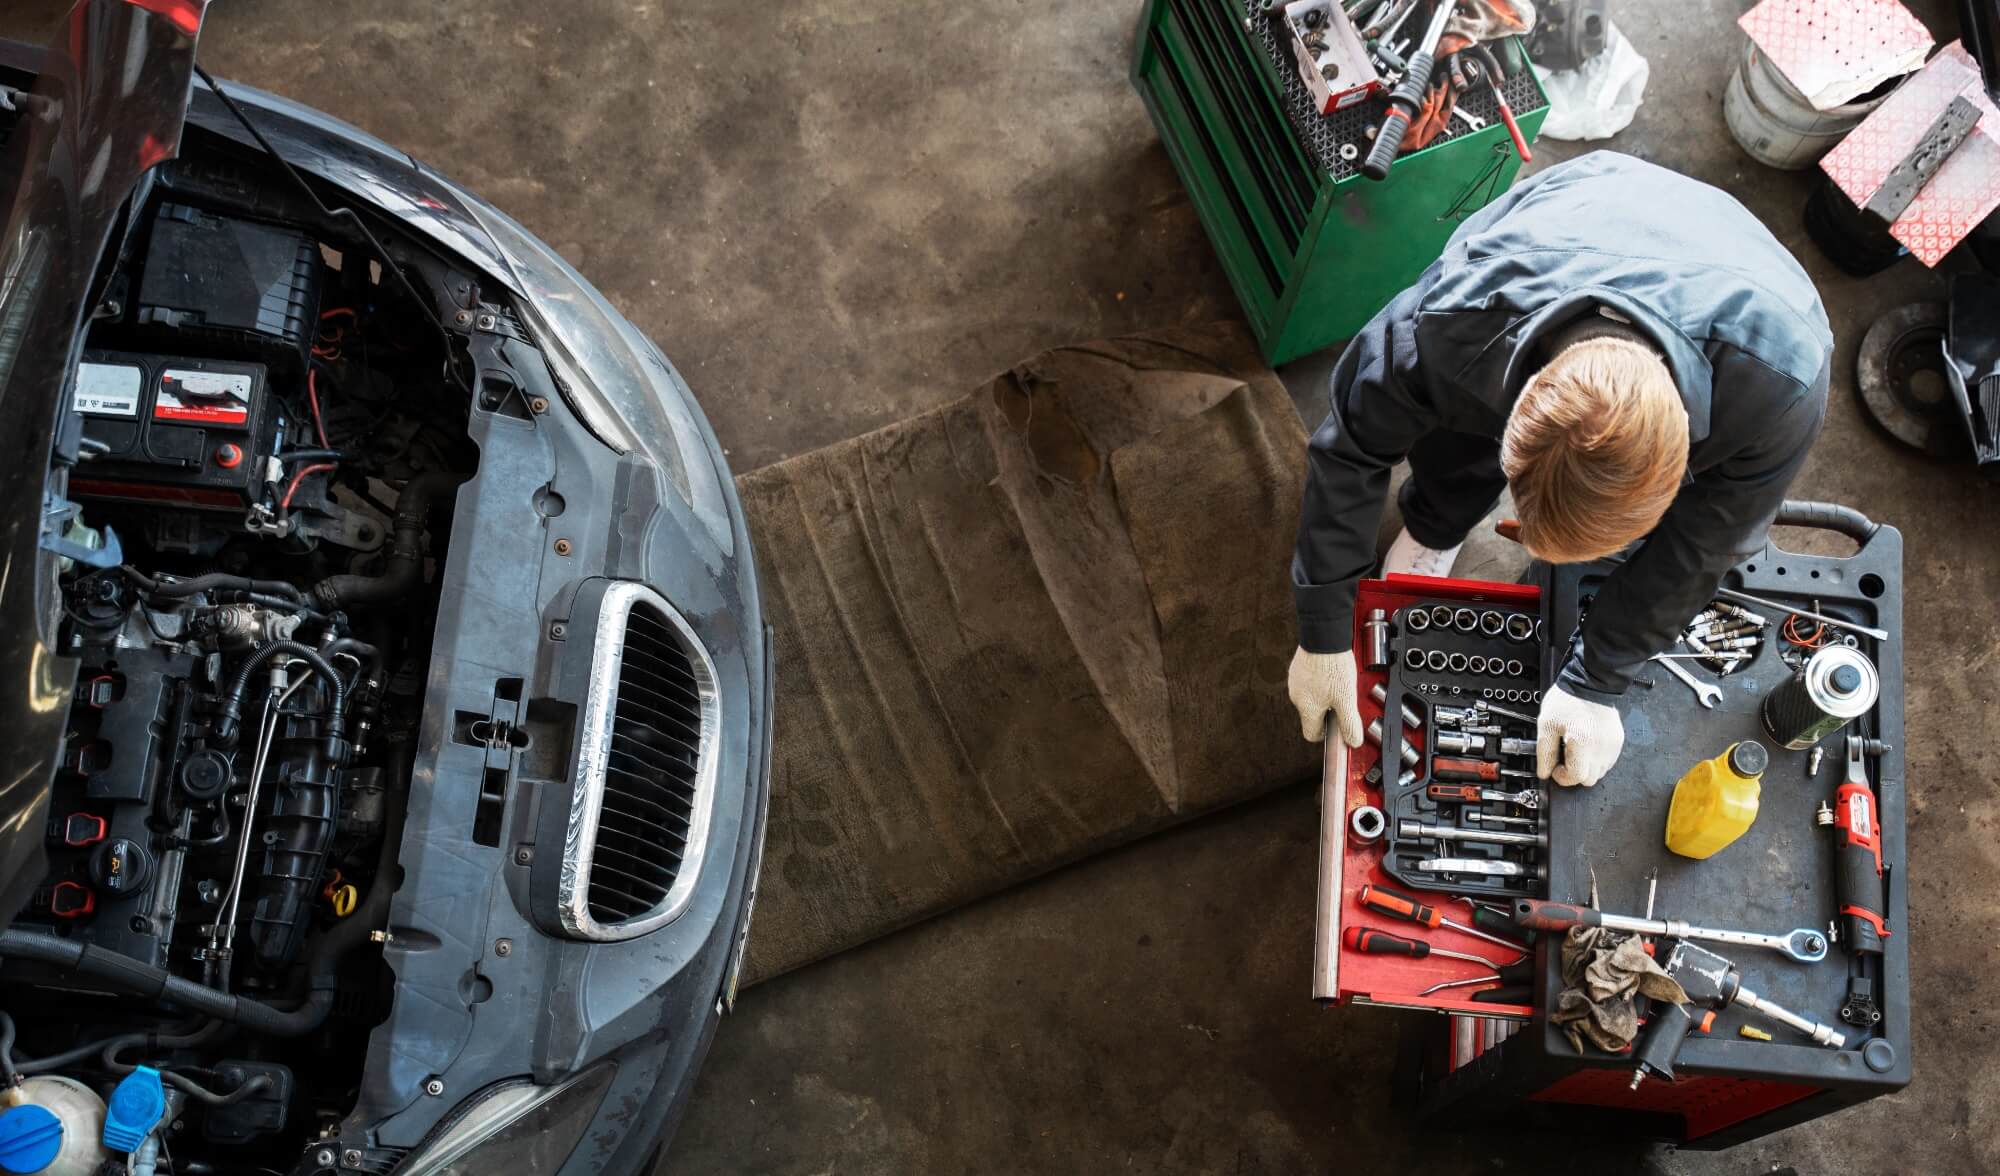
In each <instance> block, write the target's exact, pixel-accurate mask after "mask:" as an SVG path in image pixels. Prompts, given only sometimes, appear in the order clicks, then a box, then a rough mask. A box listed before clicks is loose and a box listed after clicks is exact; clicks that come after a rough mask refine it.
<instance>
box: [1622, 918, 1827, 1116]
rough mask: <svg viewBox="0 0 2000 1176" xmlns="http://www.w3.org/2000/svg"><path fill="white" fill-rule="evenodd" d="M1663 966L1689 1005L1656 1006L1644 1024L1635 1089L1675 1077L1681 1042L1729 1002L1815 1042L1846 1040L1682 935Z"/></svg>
mask: <svg viewBox="0 0 2000 1176" xmlns="http://www.w3.org/2000/svg"><path fill="white" fill-rule="evenodd" d="M1666 970H1667V974H1668V975H1669V976H1672V977H1673V978H1674V979H1675V980H1677V981H1679V982H1680V985H1681V987H1682V988H1683V989H1684V990H1686V992H1687V995H1688V1003H1686V1004H1672V1003H1659V1004H1657V1005H1656V1007H1655V1008H1654V1010H1653V1016H1652V1018H1651V1019H1650V1020H1649V1021H1647V1022H1646V1032H1645V1033H1644V1034H1643V1035H1642V1036H1641V1037H1640V1038H1639V1044H1638V1048H1637V1049H1635V1050H1634V1051H1633V1053H1632V1059H1633V1061H1634V1062H1635V1063H1637V1065H1636V1066H1635V1067H1634V1069H1633V1071H1632V1087H1631V1088H1632V1089H1633V1090H1637V1089H1639V1084H1640V1083H1641V1082H1644V1081H1645V1080H1646V1079H1647V1078H1650V1077H1659V1078H1665V1079H1666V1080H1667V1081H1669V1082H1671V1081H1673V1080H1674V1059H1676V1058H1678V1057H1680V1053H1681V1046H1683V1045H1685V1044H1687V1039H1688V1036H1689V1035H1690V1034H1691V1033H1693V1032H1694V1031H1695V1030H1696V1029H1698V1028H1699V1029H1703V1030H1706V1029H1707V1028H1708V1027H1709V1026H1710V1025H1711V1024H1713V1023H1714V1019H1715V1014H1716V1013H1717V1012H1720V1011H1721V1010H1723V1009H1726V1008H1728V1007H1730V1006H1731V1005H1742V1006H1743V1007H1745V1008H1750V1009H1755V1010H1757V1011H1758V1012H1760V1013H1762V1014H1764V1015H1765V1016H1767V1017H1769V1018H1771V1019H1772V1020H1774V1021H1777V1022H1779V1023H1781V1024H1784V1025H1789V1026H1790V1027H1792V1028H1793V1029H1796V1030H1798V1031H1799V1032H1800V1033H1803V1034H1805V1035H1806V1036H1807V1037H1809V1038H1811V1039H1812V1041H1813V1044H1815V1045H1824V1046H1827V1047H1828V1048H1830V1049H1839V1048H1840V1047H1841V1046H1842V1045H1845V1044H1846V1043H1847V1038H1846V1037H1844V1036H1843V1035H1841V1034H1839V1033H1836V1032H1835V1031H1833V1030H1832V1029H1829V1028H1827V1027H1826V1026H1825V1025H1822V1024H1820V1023H1819V1022H1818V1021H1815V1020H1813V1019H1812V1018H1810V1017H1802V1016H1800V1015H1799V1014H1797V1013H1795V1012H1792V1011H1791V1010H1790V1009H1787V1008H1785V1007H1783V1006H1782V1005H1777V1004H1773V1003H1771V1002H1770V1001H1768V1000H1766V999H1764V998H1763V997H1761V996H1759V995H1757V994H1756V993H1755V992H1752V991H1751V990H1750V989H1748V988H1745V987H1744V986H1743V976H1742V974H1741V973H1740V972H1738V971H1737V970H1736V965H1735V964H1733V963H1731V962H1729V961H1728V960H1726V959H1724V958H1723V957H1721V956H1719V955H1717V954H1715V953H1714V952H1712V951H1709V950H1708V949H1707V948H1705V947H1701V946H1699V945H1697V944H1693V943H1689V942H1688V941H1687V940H1685V939H1683V940H1681V941H1680V942H1678V943H1676V944H1674V950H1673V954H1672V955H1670V956H1668V957H1667V963H1666ZM1697 1010H1699V1013H1698V1012H1697Z"/></svg>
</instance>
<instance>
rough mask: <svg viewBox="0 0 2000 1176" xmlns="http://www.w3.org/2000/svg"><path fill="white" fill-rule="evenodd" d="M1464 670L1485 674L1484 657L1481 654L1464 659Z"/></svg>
mask: <svg viewBox="0 0 2000 1176" xmlns="http://www.w3.org/2000/svg"><path fill="white" fill-rule="evenodd" d="M1465 668H1466V669H1467V670H1469V671H1471V672H1472V673H1475V674H1483V673H1485V672H1486V655H1485V654H1483V653H1475V654H1473V655H1472V656H1471V657H1468V658H1466V659H1465Z"/></svg>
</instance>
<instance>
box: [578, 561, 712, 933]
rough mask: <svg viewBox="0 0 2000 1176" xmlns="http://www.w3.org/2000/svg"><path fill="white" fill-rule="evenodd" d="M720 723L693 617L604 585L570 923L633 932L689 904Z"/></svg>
mask: <svg viewBox="0 0 2000 1176" xmlns="http://www.w3.org/2000/svg"><path fill="white" fill-rule="evenodd" d="M716 730H717V722H716V690H715V670H714V667H713V665H712V664H711V663H710V662H709V660H708V655H707V653H706V651H704V650H703V649H702V647H701V644H700V642H699V641H697V640H696V639H695V636H694V633H693V631H692V630H691V629H689V628H688V624H687V622H686V620H684V619H683V618H682V617H681V615H680V614H679V613H678V612H677V611H675V609H674V608H673V606H672V605H670V604H668V603H667V602H666V601H665V600H664V599H662V598H661V597H660V595H659V594H658V593H656V592H654V591H653V590H652V589H650V588H647V587H645V586H644V585H641V584H632V583H619V584H614V585H612V586H611V587H609V588H607V589H606V590H605V593H604V598H603V603H602V605H601V606H600V610H599V615H598V619H597V627H596V639H595V641H594V642H593V646H592V662H591V686H590V696H589V701H588V702H587V703H586V705H585V712H584V727H583V732H582V740H581V744H580V750H579V756H578V773H577V787H576V790H575V793H574V802H573V805H572V811H571V817H570V830H569V837H568V839H567V851H568V852H567V853H566V855H565V861H564V869H563V882H562V887H563V894H562V896H561V910H562V913H563V919H564V923H565V926H566V927H567V929H568V930H570V931H572V932H575V933H577V934H579V935H582V936H585V937H586V938H592V939H626V938H630V937H632V936H634V935H641V934H644V933H645V932H647V931H650V930H652V929H654V928H656V927H659V926H661V925H663V924H665V923H668V922H671V921H672V920H673V919H674V918H675V917H676V916H677V915H679V914H680V912H681V910H682V909H683V908H685V907H686V905H687V900H688V897H689V896H690V895H691V894H692V893H693V889H694V881H695V877H696V875H697V873H698V872H699V870H700V866H701V853H702V848H703V844H704V842H705V840H706V831H707V824H708V811H709V808H710V806H711V803H712V801H713V797H714V791H715V789H714V781H715V746H714V744H715V737H716Z"/></svg>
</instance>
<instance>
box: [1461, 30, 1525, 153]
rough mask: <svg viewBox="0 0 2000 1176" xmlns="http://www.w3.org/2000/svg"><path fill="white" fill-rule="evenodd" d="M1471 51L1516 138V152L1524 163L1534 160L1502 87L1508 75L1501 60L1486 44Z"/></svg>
mask: <svg viewBox="0 0 2000 1176" xmlns="http://www.w3.org/2000/svg"><path fill="white" fill-rule="evenodd" d="M1469 51H1470V52H1471V54H1472V55H1473V57H1475V58H1477V59H1478V62H1479V72H1480V73H1482V74H1484V75H1485V78H1486V85H1487V87H1488V88H1489V89H1491V90H1492V91H1493V101H1494V102H1495V103H1496V104H1498V106H1499V107H1500V121H1501V122H1503V123H1506V124H1507V134H1508V136H1509V137H1511V138H1512V139H1513V140H1514V153H1515V154H1516V155H1519V156H1520V157H1521V162H1522V163H1528V162H1530V161H1532V160H1533V159H1534V158H1535V154H1534V152H1532V151H1530V150H1528V138H1527V136H1526V135H1523V134H1522V133H1521V124H1520V123H1517V122H1515V121H1514V108H1513V107H1512V106H1509V105H1507V91H1506V90H1504V89H1502V88H1501V82H1502V81H1503V80H1504V79H1505V77H1506V75H1505V74H1503V73H1501V72H1500V62H1499V61H1498V60H1496V59H1495V58H1494V56H1493V51H1492V50H1491V49H1488V48H1487V47H1486V46H1484V45H1474V46H1472V47H1471V49H1470V50H1469Z"/></svg>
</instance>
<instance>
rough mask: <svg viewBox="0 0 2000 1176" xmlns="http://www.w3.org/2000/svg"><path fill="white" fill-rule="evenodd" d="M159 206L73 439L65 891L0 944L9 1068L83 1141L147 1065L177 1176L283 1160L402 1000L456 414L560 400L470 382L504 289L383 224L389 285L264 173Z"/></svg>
mask: <svg viewBox="0 0 2000 1176" xmlns="http://www.w3.org/2000/svg"><path fill="white" fill-rule="evenodd" d="M151 188H152V191H150V192H145V191H142V192H141V193H140V194H139V195H138V196H136V197H135V198H134V200H133V204H132V207H133V208H134V209H138V210H142V211H141V212H138V213H136V214H134V215H133V217H132V223H131V225H130V227H129V230H128V232H127V233H126V235H125V238H124V245H123V248H122V249H116V248H115V249H114V253H115V256H108V257H107V258H106V261H105V263H104V264H105V267H106V273H105V274H104V275H101V278H100V286H101V288H102V290H103V294H102V297H101V298H100V299H99V300H98V302H97V309H96V311H95V313H94V315H93V320H92V323H91V325H90V328H89V332H88V335H87V338H86V340H85V347H84V351H83V354H82V362H81V363H80V365H79V366H78V368H77V373H76V380H75V384H74V391H73V394H72V397H71V401H70V404H69V406H68V407H69V409H70V411H68V412H67V413H65V421H64V425H63V427H62V428H61V430H60V431H59V433H58V437H57V444H56V469H55V471H54V476H53V477H52V481H51V486H52V487H55V488H57V491H56V492H57V494H59V495H60V497H59V498H58V497H55V496H52V501H55V502H57V503H58V504H59V505H60V506H62V507H64V508H66V509H69V510H70V511H72V513H73V517H72V518H71V519H70V520H69V522H68V525H67V530H66V531H65V532H64V534H65V538H66V539H67V540H68V542H69V543H70V544H71V550H72V552H73V553H74V556H75V557H74V558H71V559H66V560H65V561H64V562H65V569H64V571H63V574H62V576H61V608H62V613H63V621H62V627H61V630H60V638H59V644H58V648H57V652H58V653H59V654H61V655H62V656H65V657H70V658H74V659H76V660H77V662H78V664H79V667H80V669H79V672H78V677H77V685H76V688H75V691H74V696H73V699H72V700H71V702H70V706H69V719H68V727H67V739H66V745H65V748H64V753H63V761H62V765H61V767H60V769H59V770H58V772H57V776H56V779H55V782H54V786H53V792H52V796H51V803H50V808H49V818H48V825H47V830H46V838H45V846H46V852H47V857H48V863H49V869H48V873H47V876H46V878H45V880H44V881H43V883H42V885H41V886H40V887H38V888H37V889H36V891H35V893H34V896H33V898H32V899H31V901H30V903H29V905H28V906H27V908H26V909H24V910H23V911H22V912H21V913H20V915H19V916H18V917H17V918H16V919H15V921H14V923H13V925H12V927H11V928H10V929H8V930H6V931H4V932H0V945H4V950H0V955H5V956H6V957H7V961H6V967H5V969H4V972H0V1009H4V1010H5V1012H4V1015H0V1059H4V1061H5V1065H6V1067H7V1069H8V1071H9V1073H8V1074H7V1077H8V1079H9V1080H10V1081H14V1080H24V1081H25V1085H24V1086H22V1087H21V1091H22V1093H23V1095H24V1096H25V1097H27V1098H28V1099H30V1100H33V1101H36V1102H39V1103H41V1104H42V1105H44V1106H48V1107H50V1108H52V1110H54V1112H55V1113H56V1114H58V1115H59V1116H60V1117H63V1118H64V1125H65V1127H66V1128H69V1130H67V1131H66V1132H65V1138H66V1139H74V1140H77V1141H94V1140H95V1139H96V1138H97V1136H98V1134H99V1130H98V1128H100V1127H101V1126H102V1125H103V1123H104V1116H105V1114H106V1110H105V1103H104V1100H103V1098H102V1097H101V1096H100V1095H99V1094H98V1093H97V1092H98V1091H102V1090H107V1089H109V1088H110V1086H111V1084H113V1083H116V1082H118V1081H119V1080H120V1079H122V1078H124V1077H126V1076H128V1075H132V1074H134V1073H135V1072H137V1073H141V1074H150V1073H151V1072H153V1071H157V1074H158V1082H159V1083H160V1084H161V1086H162V1087H163V1091H164V1099H165V1107H166V1109H165V1113H164V1116H163V1118H162V1120H161V1125H160V1126H161V1129H160V1131H159V1132H158V1134H157V1135H156V1136H154V1137H153V1138H156V1139H158V1140H160V1148H159V1150H160V1153H161V1154H160V1155H158V1156H157V1157H145V1158H147V1159H149V1160H150V1162H152V1163H155V1164H157V1166H158V1167H157V1170H160V1171H171V1172H176V1173H179V1172H223V1171H247V1170H254V1171H262V1170H273V1169H275V1170H288V1169H290V1168H291V1167H292V1165H293V1163H294V1162H295V1161H296V1160H297V1158H298V1156H299V1154H300V1150H301V1148H304V1147H308V1146H309V1145H310V1144H311V1143H312V1142H313V1141H314V1140H316V1139H320V1138H324V1137H326V1136H328V1135H331V1134H333V1133H334V1132H336V1131H337V1129H338V1124H339V1123H340V1121H341V1119H342V1117H343V1116H344V1115H346V1114H347V1113H348V1111H349V1110H351V1109H352V1107H353V1106H354V1103H355V1098H356V1092H357V1090H358V1088H359V1086H360V1083H361V1075H362V1070H363V1066H364V1062H365V1054H366V1050H367V1044H368V1035H369V1034H368V1031H369V1030H370V1028H372V1027H373V1026H375V1025H377V1024H379V1023H380V1022H381V1021H382V1020H383V1019H384V1018H385V1017H386V1016H387V1014H388V1011H389V1008H390V1006H391V1002H392V1001H393V999H394V995H395V977H394V975H393V974H392V973H391V971H390V970H389V968H388V967H387V966H386V965H385V964H384V963H383V962H382V960H381V949H380V946H379V945H380V943H381V942H382V939H383V936H384V932H382V931H381V930H380V928H382V927H383V926H384V922H385V918H386V915H387V912H388V907H389V901H390V898H391V896H392V895H393V893H394V891H395V888H396V886H397V883H398V875H399V870H398V867H397V851H398V848H399V844H400V833H401V829H402V825H403V817H404V812H405V805H406V802H407V798H408V793H409V789H410V787H411V778H412V771H413V766H414V764H415V762H416V758H417V750H416V740H417V734H418V724H419V720H420V716H421V712H422V709H423V701H424V691H425V687H426V678H427V673H428V668H429V658H430V643H431V630H432V626H433V624H434V622H435V619H436V615H437V611H438V608H439V603H440V594H441V589H442V586H441V584H440V583H439V579H440V578H441V574H442V569H443V566H444V548H445V543H446V540H447V537H448V535H449V533H450V520H451V512H452V507H453V503H454V500H455V497H456V491H457V489H458V487H459V486H460V485H461V484H462V483H464V482H465V481H466V480H467V479H469V478H470V477H471V476H472V475H473V473H474V471H475V469H476V468H477V464H478V452H477V449H476V448H475V447H474V446H473V444H472V443H471V442H470V440H469V439H468V437H467V434H466V420H467V414H468V411H469V407H470V405H471V404H472V403H473V402H474V399H475V396H479V395H484V396H486V397H488V398H489V400H488V402H487V404H486V407H488V408H489V409H492V410H494V411H501V412H508V413H512V414H515V415H519V416H522V417H527V416H530V415H532V414H534V413H536V412H539V411H543V408H542V407H538V406H535V405H532V404H531V403H529V400H528V398H527V396H526V395H525V394H521V393H519V390H518V389H515V390H513V391H514V393H515V394H514V395H512V396H510V395H509V394H508V390H507V389H505V388H500V389H498V390H495V389H494V388H493V387H490V386H489V382H488V381H483V380H482V381H474V380H472V379H469V378H468V377H467V376H466V375H465V372H466V371H468V370H469V365H468V364H467V363H466V360H465V356H464V354H463V349H464V347H465V343H464V340H463V336H462V335H461V334H458V333H454V332H452V331H448V330H445V329H444V328H443V324H444V323H445V322H446V321H447V320H448V319H449V318H451V317H452V316H454V315H456V314H460V313H461V312H462V314H463V319H462V320H461V321H464V322H469V321H471V320H472V319H473V318H475V317H476V318H477V319H479V320H480V321H482V322H489V323H493V324H495V325H496V326H497V327H498V328H499V329H502V330H509V331H511V332H512V333H513V336H514V337H515V338H523V337H525V331H524V330H523V329H521V328H519V326H518V325H517V324H514V323H513V322H512V316H511V314H510V312H509V310H508V308H507V307H506V306H505V305H504V304H501V303H499V302H489V301H484V299H486V298H489V297H492V298H500V299H504V297H505V296H504V295H500V294H490V293H489V292H487V291H485V290H483V289H482V288H481V286H480V283H479V282H478V281H477V280H476V279H474V278H473V277H471V276H470V275H467V274H463V273H459V272H457V271H456V270H454V269H452V268H451V267H450V266H449V265H448V264H447V263H445V262H444V261H442V260H440V259H438V258H437V257H436V255H435V254H431V253H427V252H426V251H425V250H424V249H422V248H421V247H418V246H415V245H413V244H412V243H411V242H409V241H406V240H403V239H400V238H397V237H395V236H392V235H390V234H391V230H390V229H389V228H388V226H386V225H382V226H379V231H380V232H381V233H382V235H383V236H382V238H379V239H386V240H388V241H391V242H392V243H393V244H392V245H391V246H390V247H389V249H390V253H391V255H392V256H394V257H395V258H396V263H395V265H396V268H395V269H391V268H390V267H388V266H385V264H384V261H383V259H382V258H379V257H375V256H372V254H373V245H374V243H376V242H377V241H378V240H379V239H378V238H377V237H376V236H375V234H373V233H368V232H362V233H356V232H355V231H354V230H353V228H352V227H351V226H350V225H347V224H345V223H343V222H342V221H341V220H340V219H338V218H334V217H329V216H326V215H324V213H323V208H324V206H320V207H319V208H315V207H314V203H315V202H308V201H307V200H305V199H304V198H302V197H298V196H293V195H291V194H290V191H289V190H288V189H287V188H286V186H285V178H284V177H283V176H281V175H275V174H273V173H272V172H270V171H268V170H267V171H261V172H259V171H256V170H255V169H254V166H253V165H249V164H244V163H241V162H237V161H232V160H230V159H228V158H226V157H225V158H221V159H217V158H214V157H209V158H205V159H193V160H188V159H184V160H182V161H179V162H176V163H172V164H169V165H167V166H166V167H165V168H163V169H161V171H160V173H159V175H158V176H157V178H156V179H155V180H154V181H153V183H152V185H151ZM274 192H275V193H277V195H275V196H274V195H273V193H274ZM419 296H421V297H423V298H424V299H425V300H426V302H425V303H424V304H421V305H419V304H415V303H416V299H417V298H418V297H419ZM475 382H477V383H478V384H479V391H478V392H477V393H475V392H474V390H473V384H474V383H475ZM501 401H505V403H504V404H503V403H499V402H501ZM93 565H98V566H93ZM495 819H496V820H497V810H496V817H495ZM93 978H96V979H101V980H103V981H105V982H104V983H101V984H93V983H92V982H91V981H92V979H93ZM135 978H136V979H135ZM140 992H150V993H152V994H153V995H154V996H155V997H157V999H145V998H143V997H141V996H137V995H135V993H140ZM141 1067H150V1068H151V1070H145V1069H140V1068H141ZM117 1102H118V1099H117V1098H115V1097H114V1098H113V1099H112V1103H113V1107H112V1111H111V1114H112V1117H113V1119H114V1120H115V1119H116V1117H117V1113H118V1112H117V1105H116V1104H117ZM69 1116H78V1117H80V1121H75V1122H72V1121H70V1119H69ZM93 1116H94V1121H93ZM93 1146H94V1144H93ZM65 1147H66V1148H67V1147H68V1144H67V1143H66V1144H65ZM97 1154H99V1155H101V1153H97ZM79 1162H82V1160H81V1159H79ZM90 1162H91V1163H92V1165H93V1166H90V1167H84V1168H77V1169H75V1170H78V1171H93V1172H94V1171H96V1170H97V1169H96V1168H95V1166H94V1163H95V1159H92V1160H91V1161H90ZM136 1162H137V1159H136V1158H135V1163H136ZM49 1170H51V1171H60V1170H64V1169H62V1168H60V1167H53V1168H50V1169H49ZM134 1170H137V1168H135V1169H134Z"/></svg>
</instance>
